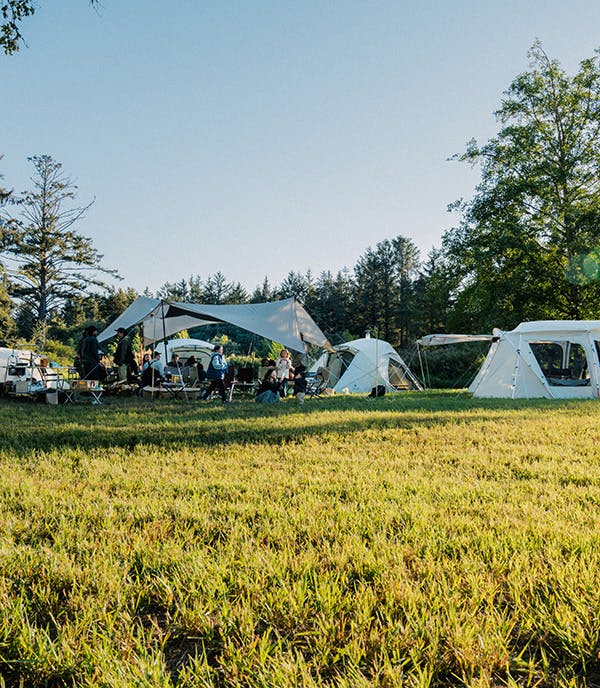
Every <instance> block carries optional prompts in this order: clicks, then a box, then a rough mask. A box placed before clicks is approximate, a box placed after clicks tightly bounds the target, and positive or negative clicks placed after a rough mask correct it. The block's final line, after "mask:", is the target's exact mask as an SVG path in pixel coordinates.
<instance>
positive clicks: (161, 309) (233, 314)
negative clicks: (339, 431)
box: [98, 296, 332, 352]
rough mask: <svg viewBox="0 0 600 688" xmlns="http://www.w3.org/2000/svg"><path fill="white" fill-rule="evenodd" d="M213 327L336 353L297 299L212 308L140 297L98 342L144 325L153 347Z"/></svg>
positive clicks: (298, 348)
mask: <svg viewBox="0 0 600 688" xmlns="http://www.w3.org/2000/svg"><path fill="white" fill-rule="evenodd" d="M213 323H229V324H231V325H236V326H237V327H241V328H242V329H245V330H248V331H249V332H253V333H254V334H257V335H259V336H261V337H265V338H266V339H270V340H272V341H275V342H278V343H279V344H283V346H285V347H287V348H288V349H292V350H294V351H302V352H304V351H306V345H307V344H315V345H316V346H319V347H322V348H325V349H332V347H331V344H330V343H329V341H328V340H327V337H325V335H324V334H323V332H321V330H320V328H319V327H318V325H317V324H316V323H315V322H314V320H313V319H312V318H311V317H310V315H309V314H308V313H307V311H306V309H305V308H304V307H303V306H302V305H301V304H300V303H299V301H298V300H297V299H296V298H294V297H291V298H289V299H283V300H281V301H273V302H270V303H247V304H246V303H245V304H239V305H237V304H236V305H226V306H222V305H219V306H212V305H207V304H197V303H166V302H163V301H160V300H158V299H150V298H148V297H146V296H140V297H138V299H137V300H136V301H134V302H133V303H132V304H131V305H130V306H129V307H128V308H127V309H126V310H125V311H124V312H123V313H122V314H121V315H120V316H119V317H118V318H117V319H116V320H115V321H114V322H112V323H111V324H110V325H109V326H108V327H107V328H106V329H105V330H103V331H102V332H101V333H100V334H99V335H98V340H99V341H103V340H106V339H110V338H111V337H114V335H115V331H116V329H117V328H118V327H124V328H125V329H126V330H127V329H129V328H130V327H133V326H134V325H142V327H143V331H144V343H145V344H150V343H152V342H155V341H158V340H160V339H166V338H167V337H169V336H171V335H173V334H175V333H177V332H181V330H187V329H190V328H192V327H199V326H201V325H209V324H213Z"/></svg>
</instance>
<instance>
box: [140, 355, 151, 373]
mask: <svg viewBox="0 0 600 688" xmlns="http://www.w3.org/2000/svg"><path fill="white" fill-rule="evenodd" d="M151 362H152V361H151V360H150V354H144V357H143V358H142V372H144V370H146V368H148V366H149V365H150V363H151Z"/></svg>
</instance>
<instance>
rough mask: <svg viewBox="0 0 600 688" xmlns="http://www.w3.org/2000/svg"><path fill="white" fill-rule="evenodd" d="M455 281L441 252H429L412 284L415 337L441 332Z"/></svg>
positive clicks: (451, 302)
mask: <svg viewBox="0 0 600 688" xmlns="http://www.w3.org/2000/svg"><path fill="white" fill-rule="evenodd" d="M458 286H459V284H458V280H457V278H456V276H455V274H454V272H453V270H452V267H451V266H450V265H449V264H448V261H447V260H446V259H445V258H444V255H443V253H442V251H440V250H439V249H432V250H431V251H430V252H429V254H428V256H427V259H426V261H425V262H424V263H423V265H422V266H421V269H420V270H419V276H418V278H417V279H416V281H415V283H414V291H415V309H414V312H415V317H414V326H415V328H416V330H417V331H416V334H417V335H418V336H421V335H424V334H429V333H432V332H445V331H447V327H448V315H449V313H450V310H451V308H452V304H453V298H454V292H455V291H456V289H457V288H458Z"/></svg>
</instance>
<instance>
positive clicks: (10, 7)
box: [0, 0, 100, 55]
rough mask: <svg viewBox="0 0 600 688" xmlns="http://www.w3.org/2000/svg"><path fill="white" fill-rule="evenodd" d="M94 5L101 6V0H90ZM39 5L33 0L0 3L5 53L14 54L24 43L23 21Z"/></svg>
mask: <svg viewBox="0 0 600 688" xmlns="http://www.w3.org/2000/svg"><path fill="white" fill-rule="evenodd" d="M89 3H90V5H91V6H92V7H96V8H97V7H98V6H99V4H100V3H99V0H89ZM37 8H38V5H37V3H36V2H34V1H33V0H4V1H3V2H2V4H1V5H0V15H1V16H2V23H1V24H0V49H2V50H3V51H4V54H5V55H12V54H13V53H16V52H18V51H19V50H20V49H21V45H22V44H24V38H23V34H22V33H21V22H22V21H23V19H25V18H26V17H30V16H31V15H32V14H34V13H35V11H36V9H37Z"/></svg>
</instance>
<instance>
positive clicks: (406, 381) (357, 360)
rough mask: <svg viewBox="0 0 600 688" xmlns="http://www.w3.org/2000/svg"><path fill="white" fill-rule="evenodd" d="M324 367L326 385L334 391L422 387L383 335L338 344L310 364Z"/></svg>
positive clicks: (316, 370)
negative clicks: (382, 387) (381, 336)
mask: <svg viewBox="0 0 600 688" xmlns="http://www.w3.org/2000/svg"><path fill="white" fill-rule="evenodd" d="M319 368H324V369H325V371H326V373H325V374H326V375H327V380H326V382H327V386H328V387H331V388H332V389H333V390H334V391H335V392H343V391H344V390H346V389H347V390H348V392H352V393H361V392H370V391H371V390H372V389H373V387H375V386H376V385H383V386H384V387H385V388H386V389H387V390H388V391H390V392H393V391H398V390H403V389H421V385H420V384H419V382H418V381H417V379H416V378H415V376H414V375H413V374H412V372H411V371H410V369H409V367H408V366H407V365H406V363H405V362H404V361H403V360H402V358H401V356H400V354H398V352H397V351H396V350H395V349H394V347H393V346H392V345H391V344H389V343H388V342H385V341H383V340H382V339H374V338H370V337H367V338H364V339H355V340H354V341H351V342H346V343H344V344H338V345H337V346H336V347H335V350H334V351H333V352H330V353H324V354H323V355H322V356H321V357H320V358H319V359H318V360H317V361H316V363H315V364H314V365H313V366H312V367H311V372H314V373H317V372H318V371H319Z"/></svg>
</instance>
